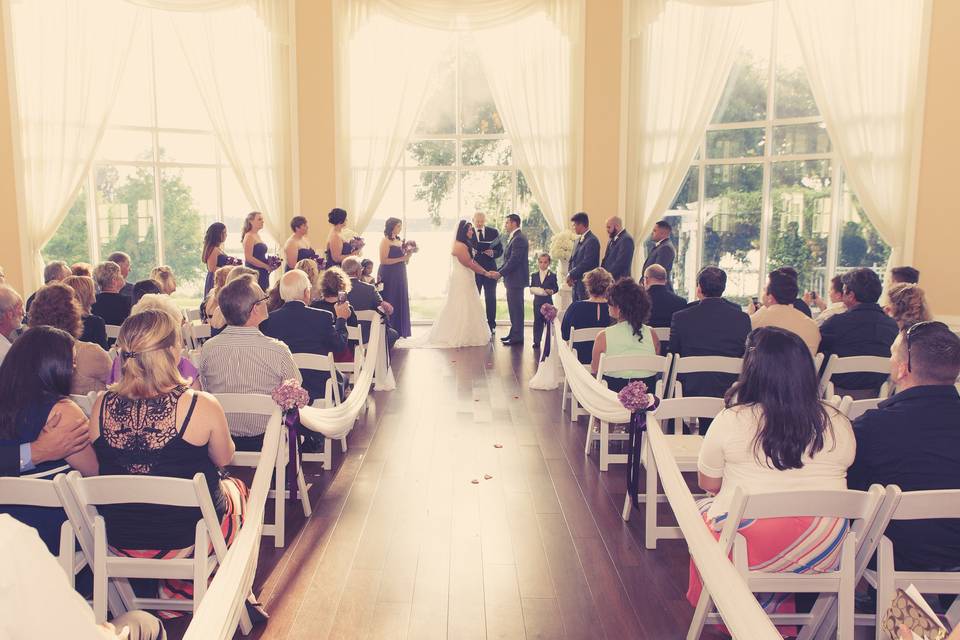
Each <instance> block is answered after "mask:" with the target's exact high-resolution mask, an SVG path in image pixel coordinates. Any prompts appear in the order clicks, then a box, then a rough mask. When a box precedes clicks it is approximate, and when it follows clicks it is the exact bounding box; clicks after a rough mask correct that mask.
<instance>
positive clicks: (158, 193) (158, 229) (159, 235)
mask: <svg viewBox="0 0 960 640" xmlns="http://www.w3.org/2000/svg"><path fill="white" fill-rule="evenodd" d="M155 38H156V33H155V32H154V28H153V21H152V19H151V21H150V84H151V94H152V96H153V123H152V124H153V131H152V133H153V196H154V215H153V225H154V226H153V228H154V238H155V242H156V247H155V248H156V256H157V264H158V265H162V264H165V263H164V259H163V258H164V255H163V189H161V183H162V182H163V174H162V173H161V172H160V135H159V126H160V116H159V109H158V107H157V49H156V41H155Z"/></svg>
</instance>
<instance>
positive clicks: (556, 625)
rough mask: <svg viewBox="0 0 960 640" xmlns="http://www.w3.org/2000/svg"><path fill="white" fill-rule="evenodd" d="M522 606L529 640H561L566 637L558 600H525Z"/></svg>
mask: <svg viewBox="0 0 960 640" xmlns="http://www.w3.org/2000/svg"><path fill="white" fill-rule="evenodd" d="M521 604H522V606H523V624H524V628H525V630H526V634H527V640H561V639H562V638H565V637H566V633H565V632H564V630H563V622H562V619H561V616H560V607H559V606H558V605H557V600H556V598H523V600H522V601H521Z"/></svg>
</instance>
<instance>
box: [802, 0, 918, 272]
mask: <svg viewBox="0 0 960 640" xmlns="http://www.w3.org/2000/svg"><path fill="white" fill-rule="evenodd" d="M787 6H788V7H789V8H790V14H791V16H792V17H793V22H794V25H795V26H796V33H797V39H798V40H799V42H800V49H801V51H802V53H803V61H804V64H805V65H806V69H807V77H808V78H809V79H810V87H811V89H812V90H813V95H814V97H815V98H816V100H817V106H818V107H819V108H820V112H821V113H822V114H823V119H824V122H825V123H826V125H827V131H828V132H829V133H830V139H831V141H832V142H833V144H834V145H835V146H836V148H837V153H838V154H839V155H840V160H841V161H842V162H843V167H844V170H845V171H846V175H847V179H848V180H850V185H851V187H853V191H854V193H856V194H857V197H858V198H859V199H860V203H861V204H862V205H863V208H864V210H865V211H866V213H867V216H868V217H869V218H870V221H871V222H872V223H873V225H874V226H875V227H876V228H877V231H878V232H879V233H880V236H881V237H882V238H883V239H884V241H885V242H886V243H887V244H889V245H890V247H891V248H892V250H893V251H892V255H891V257H890V259H891V261H896V260H898V256H901V255H902V252H903V250H904V243H905V241H906V238H907V225H908V222H909V210H910V204H911V203H910V197H911V195H910V185H911V183H912V182H911V181H912V180H913V178H914V172H913V169H914V163H916V162H919V161H920V159H919V158H917V157H915V155H916V154H915V152H914V141H915V140H916V139H917V137H918V136H920V135H921V131H920V122H919V119H918V117H917V113H918V110H919V109H920V108H921V105H922V96H923V91H924V85H925V83H926V78H925V77H923V74H922V69H923V59H924V56H925V51H924V43H923V37H922V32H923V17H924V2H923V1H921V0H885V1H884V2H881V3H878V2H876V0H845V1H844V2H837V1H836V0H787ZM813 25H815V28H813Z"/></svg>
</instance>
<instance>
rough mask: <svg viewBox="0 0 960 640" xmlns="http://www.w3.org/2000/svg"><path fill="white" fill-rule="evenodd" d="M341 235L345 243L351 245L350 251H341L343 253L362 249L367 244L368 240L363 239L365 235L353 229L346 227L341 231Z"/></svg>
mask: <svg viewBox="0 0 960 640" xmlns="http://www.w3.org/2000/svg"><path fill="white" fill-rule="evenodd" d="M340 237H341V238H343V242H344V244H348V243H349V245H350V251H341V253H342V254H343V255H347V254H349V253H355V252H359V251H362V250H363V247H364V245H365V244H366V242H364V241H363V236H361V235H360V234H359V233H357V232H356V231H354V230H353V229H347V228H344V230H343V231H341V232H340Z"/></svg>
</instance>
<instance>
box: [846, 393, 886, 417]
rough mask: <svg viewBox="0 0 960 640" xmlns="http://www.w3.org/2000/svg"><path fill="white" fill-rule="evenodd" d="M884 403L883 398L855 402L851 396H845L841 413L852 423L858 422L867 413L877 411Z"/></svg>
mask: <svg viewBox="0 0 960 640" xmlns="http://www.w3.org/2000/svg"><path fill="white" fill-rule="evenodd" d="M881 402H883V399H882V398H867V399H866V400H854V399H853V398H851V397H850V396H844V397H843V400H841V404H840V411H841V413H843V414H844V415H845V416H847V417H848V418H850V420H851V421H853V420H856V419H857V418H859V417H860V416H862V415H863V414H865V413H866V412H867V411H870V410H872V409H876V408H877V406H878V405H879V404H880V403H881Z"/></svg>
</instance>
